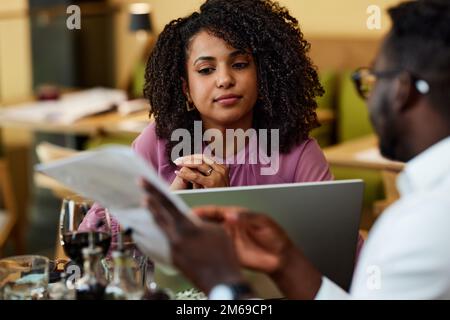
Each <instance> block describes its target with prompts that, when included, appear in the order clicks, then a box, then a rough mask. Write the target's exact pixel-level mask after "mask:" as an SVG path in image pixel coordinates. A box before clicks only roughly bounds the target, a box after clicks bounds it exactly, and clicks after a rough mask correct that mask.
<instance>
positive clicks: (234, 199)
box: [176, 180, 364, 298]
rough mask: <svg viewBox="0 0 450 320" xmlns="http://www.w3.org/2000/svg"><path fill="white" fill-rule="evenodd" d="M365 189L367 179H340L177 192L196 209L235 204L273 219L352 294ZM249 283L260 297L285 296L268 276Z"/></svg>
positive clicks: (251, 278)
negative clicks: (203, 206) (197, 207)
mask: <svg viewBox="0 0 450 320" xmlns="http://www.w3.org/2000/svg"><path fill="white" fill-rule="evenodd" d="M363 190H364V183H363V181H362V180H340V181H327V182H314V183H295V184H277V185H263V186H248V187H231V188H217V189H197V190H183V191H178V192H176V193H177V194H178V195H179V196H181V198H182V199H183V200H184V201H185V202H186V203H187V204H188V205H189V206H191V207H194V206H202V205H224V206H231V205H232V206H242V207H245V208H249V209H251V210H253V211H255V212H258V213H265V214H267V215H268V216H270V217H272V218H273V219H274V220H275V221H277V222H278V223H279V224H280V225H281V226H282V227H283V229H284V230H286V232H287V233H288V235H289V236H290V238H291V239H292V241H293V242H294V243H295V244H296V245H297V246H298V247H299V248H301V249H302V250H303V252H304V253H305V255H306V256H307V257H308V258H309V259H310V260H311V261H312V263H313V264H314V265H315V266H316V267H317V268H318V269H319V270H320V271H321V272H322V273H323V274H324V275H325V276H327V277H328V278H329V279H331V280H333V281H334V282H335V283H337V284H338V285H340V286H341V287H342V288H343V289H345V290H348V289H349V287H350V283H351V279H352V275H353V269H354V264H355V253H356V246H357V239H358V230H359V224H360V217H361V209H362V198H363ZM247 278H248V280H249V281H250V282H251V284H252V286H253V287H254V288H255V290H256V292H257V293H258V295H259V296H260V297H262V298H276V297H280V296H281V294H280V293H279V292H278V290H277V289H276V288H275V286H274V285H273V284H272V283H271V282H270V280H268V278H267V277H265V276H263V275H260V274H257V273H251V272H249V273H248V274H247ZM299 285H301V284H299Z"/></svg>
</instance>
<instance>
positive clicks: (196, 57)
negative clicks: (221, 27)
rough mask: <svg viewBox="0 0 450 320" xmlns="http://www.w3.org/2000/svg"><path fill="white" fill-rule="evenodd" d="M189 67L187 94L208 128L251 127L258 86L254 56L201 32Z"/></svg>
mask: <svg viewBox="0 0 450 320" xmlns="http://www.w3.org/2000/svg"><path fill="white" fill-rule="evenodd" d="M186 68H187V75H188V79H187V80H188V82H187V84H186V83H185V86H184V89H185V94H186V96H187V99H188V100H189V101H190V102H191V103H193V104H194V105H195V107H196V108H197V109H198V111H199V112H200V114H201V117H202V120H203V126H204V127H205V128H244V127H249V126H251V124H252V119H253V112H252V110H253V107H254V105H255V103H256V100H257V97H258V85H257V72H256V66H255V62H254V61H253V58H252V56H251V55H250V54H248V53H246V52H242V51H239V50H236V49H235V48H232V47H230V46H229V45H228V44H227V43H226V42H225V41H224V40H222V39H220V38H217V37H215V36H213V35H210V34H209V33H208V32H206V31H201V32H199V33H198V34H197V35H195V36H194V37H193V38H192V40H191V44H190V48H189V51H188V59H187V66H186Z"/></svg>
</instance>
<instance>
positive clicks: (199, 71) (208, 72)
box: [198, 68, 214, 75]
mask: <svg viewBox="0 0 450 320" xmlns="http://www.w3.org/2000/svg"><path fill="white" fill-rule="evenodd" d="M213 71H214V69H213V68H203V69H200V70H198V73H200V74H202V75H207V74H210V73H212V72H213Z"/></svg>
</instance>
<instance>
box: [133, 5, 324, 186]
mask: <svg viewBox="0 0 450 320" xmlns="http://www.w3.org/2000/svg"><path fill="white" fill-rule="evenodd" d="M308 50H309V44H308V42H307V41H306V40H305V39H304V38H303V34H302V32H301V31H300V28H299V26H298V22H297V20H296V19H295V18H293V17H292V16H290V15H289V12H288V11H287V9H285V8H283V7H280V6H279V5H278V4H277V3H275V2H273V1H270V0H264V1H263V0H231V1H230V0H229V1H226V0H209V1H206V2H205V3H204V4H203V5H202V6H201V7H200V12H194V13H193V14H191V15H190V16H188V17H185V18H181V19H177V20H174V21H172V22H170V23H169V24H168V25H167V26H166V27H165V29H164V31H163V32H162V33H161V35H160V36H159V38H158V41H157V44H156V47H155V49H154V50H153V52H152V55H151V57H150V59H149V61H148V64H147V69H146V84H145V88H144V93H145V96H146V97H147V98H148V99H149V101H150V105H151V106H152V110H151V114H152V115H153V116H154V118H155V122H154V123H152V124H150V125H149V126H148V127H147V128H146V129H145V130H144V132H143V133H142V134H141V135H140V136H139V137H138V138H137V139H136V141H135V142H134V144H133V146H134V148H135V150H136V151H137V152H138V153H140V154H141V155H143V156H144V157H145V158H146V159H147V160H148V161H149V162H150V163H151V164H152V165H153V166H154V167H155V168H156V170H157V171H158V173H159V175H160V176H162V177H163V178H164V179H165V180H167V181H168V182H169V183H171V184H172V188H173V189H185V188H189V187H191V186H192V187H194V188H196V187H198V188H202V187H205V188H211V187H225V186H242V185H257V184H269V183H289V182H305V181H319V180H328V179H331V174H330V172H329V170H328V165H327V163H326V161H325V159H324V157H323V155H322V152H321V150H320V148H319V146H318V145H317V143H316V141H315V140H313V139H310V138H309V132H310V131H311V129H313V128H315V127H317V126H318V121H317V116H316V113H315V109H316V107H317V104H316V101H315V98H316V97H317V96H318V95H321V94H322V93H323V90H322V87H321V85H320V83H319V80H318V75H317V72H316V70H315V68H314V66H313V65H312V63H311V61H310V59H309V58H308V56H307V52H308ZM196 121H201V124H202V130H203V132H204V131H206V130H208V129H212V128H213V129H217V130H219V131H220V132H222V133H223V137H225V131H226V130H227V129H235V130H236V129H242V130H244V131H246V130H248V129H251V128H252V129H255V130H259V129H277V130H278V136H279V141H278V146H279V152H280V157H279V168H278V172H276V173H275V174H270V175H262V174H261V170H260V169H261V166H264V164H263V163H248V162H249V161H247V163H236V162H238V161H236V158H239V157H247V158H248V157H249V155H248V154H249V153H252V152H256V150H252V147H253V146H254V144H253V143H252V141H251V140H252V139H258V135H257V134H256V135H251V136H250V138H249V139H250V142H249V143H248V145H247V146H248V147H247V148H241V149H239V148H235V149H234V150H233V151H235V152H234V154H230V153H228V154H227V153H226V152H227V151H228V150H224V151H223V153H221V155H222V156H218V155H217V154H216V157H215V160H217V158H218V159H219V160H221V161H214V162H213V161H209V159H208V158H205V157H194V158H193V157H184V158H181V159H177V160H176V158H177V156H174V155H173V151H174V148H175V147H176V145H177V144H178V143H179V141H178V140H176V139H172V137H173V136H172V135H173V132H174V131H175V130H177V129H185V130H186V131H187V132H189V133H190V135H191V137H194V139H195V138H197V139H198V137H196V136H195V132H194V131H195V128H194V127H195V123H196ZM255 132H258V131H255ZM194 139H191V144H192V146H193V145H194V142H195V141H193V140H194ZM200 139H201V137H200ZM224 140H225V139H224ZM271 142H272V143H273V142H274V141H271ZM275 142H277V141H275ZM230 143H231V144H233V141H223V145H226V144H230ZM205 147H206V145H205V144H204V145H203V150H204V149H205ZM193 149H195V148H194V146H193V148H192V149H191V150H193ZM271 150H273V149H271ZM219 151H221V150H219ZM277 151H278V150H277ZM187 155H189V154H187ZM187 155H186V154H183V156H187ZM223 155H225V156H223ZM233 158H234V160H235V161H232V160H233ZM199 159H201V160H203V161H196V163H194V162H195V161H194V160H199ZM173 161H175V164H174V162H173ZM176 169H177V170H176ZM211 169H212V170H211Z"/></svg>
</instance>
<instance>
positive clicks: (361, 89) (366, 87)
mask: <svg viewBox="0 0 450 320" xmlns="http://www.w3.org/2000/svg"><path fill="white" fill-rule="evenodd" d="M400 72H402V70H390V71H374V70H372V69H371V68H366V67H363V68H359V69H357V70H356V71H355V72H353V74H352V80H353V83H354V85H355V87H356V91H358V94H359V95H360V96H361V98H363V99H364V100H367V99H368V98H369V97H370V95H371V93H372V91H373V88H374V87H375V83H376V82H377V80H378V79H380V78H391V77H394V76H396V75H397V74H399V73H400ZM410 76H411V78H412V80H413V82H414V84H415V87H416V89H417V91H418V92H420V93H421V94H427V93H428V92H429V91H430V86H429V84H428V82H426V81H425V80H422V79H419V78H417V77H416V76H414V75H412V74H411V73H410Z"/></svg>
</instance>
